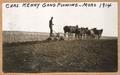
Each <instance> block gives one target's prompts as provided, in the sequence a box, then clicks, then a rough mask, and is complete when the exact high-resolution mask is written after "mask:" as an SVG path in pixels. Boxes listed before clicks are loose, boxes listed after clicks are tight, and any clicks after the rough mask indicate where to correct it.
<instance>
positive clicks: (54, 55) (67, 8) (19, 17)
mask: <svg viewBox="0 0 120 75" xmlns="http://www.w3.org/2000/svg"><path fill="white" fill-rule="evenodd" d="M2 35H3V36H2V37H3V43H2V46H3V49H2V51H3V68H2V70H3V72H4V73H49V72H117V71H118V42H117V40H118V5H117V2H36V3H3V4H2Z"/></svg>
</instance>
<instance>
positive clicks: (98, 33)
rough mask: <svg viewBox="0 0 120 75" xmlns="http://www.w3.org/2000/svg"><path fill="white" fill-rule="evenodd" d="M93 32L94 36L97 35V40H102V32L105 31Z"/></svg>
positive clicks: (95, 30)
mask: <svg viewBox="0 0 120 75" xmlns="http://www.w3.org/2000/svg"><path fill="white" fill-rule="evenodd" d="M92 30H93V32H94V35H96V36H97V38H98V39H100V37H101V35H102V32H103V29H100V30H98V29H92Z"/></svg>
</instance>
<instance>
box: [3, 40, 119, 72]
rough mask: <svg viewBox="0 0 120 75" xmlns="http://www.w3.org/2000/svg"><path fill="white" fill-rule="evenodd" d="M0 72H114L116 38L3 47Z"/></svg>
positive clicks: (115, 64) (5, 45)
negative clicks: (0, 69) (1, 69)
mask: <svg viewBox="0 0 120 75" xmlns="http://www.w3.org/2000/svg"><path fill="white" fill-rule="evenodd" d="M3 55H4V56H3V59H4V60H3V62H4V64H3V65H4V67H3V70H4V72H116V71H117V39H112V40H111V39H108V40H107V39H100V40H70V41H67V40H66V41H52V42H39V41H35V42H26V43H12V44H4V45H3Z"/></svg>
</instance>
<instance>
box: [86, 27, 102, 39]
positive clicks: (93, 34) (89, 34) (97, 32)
mask: <svg viewBox="0 0 120 75" xmlns="http://www.w3.org/2000/svg"><path fill="white" fill-rule="evenodd" d="M102 32H103V29H100V30H98V29H97V28H93V29H90V30H88V31H87V32H86V35H87V37H88V38H97V39H100V37H101V35H102Z"/></svg>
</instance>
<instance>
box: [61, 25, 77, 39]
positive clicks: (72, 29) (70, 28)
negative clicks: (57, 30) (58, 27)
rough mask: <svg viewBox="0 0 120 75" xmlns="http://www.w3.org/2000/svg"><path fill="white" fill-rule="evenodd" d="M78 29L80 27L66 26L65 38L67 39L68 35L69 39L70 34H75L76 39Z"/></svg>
mask: <svg viewBox="0 0 120 75" xmlns="http://www.w3.org/2000/svg"><path fill="white" fill-rule="evenodd" d="M77 29H78V25H76V26H64V27H63V30H64V36H65V37H66V33H68V37H69V36H70V34H73V33H75V37H76V30H77Z"/></svg>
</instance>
